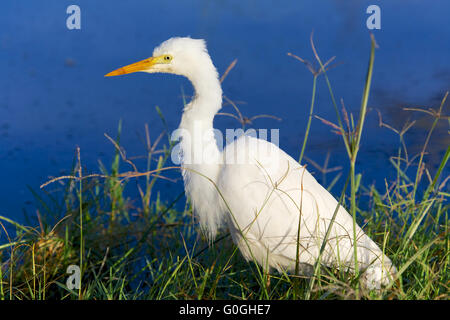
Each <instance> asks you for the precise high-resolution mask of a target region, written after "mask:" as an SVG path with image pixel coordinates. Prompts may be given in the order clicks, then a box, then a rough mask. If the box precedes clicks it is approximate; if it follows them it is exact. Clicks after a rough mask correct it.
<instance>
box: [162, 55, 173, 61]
mask: <svg viewBox="0 0 450 320" xmlns="http://www.w3.org/2000/svg"><path fill="white" fill-rule="evenodd" d="M164 60H165V61H170V60H172V57H171V56H164Z"/></svg>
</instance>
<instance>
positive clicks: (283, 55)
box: [0, 0, 450, 221]
mask: <svg viewBox="0 0 450 320" xmlns="http://www.w3.org/2000/svg"><path fill="white" fill-rule="evenodd" d="M71 4H77V5H79V6H80V8H81V30H68V29H67V28H66V18H67V17H68V15H67V14H66V8H67V7H68V6H69V5H71ZM370 4H378V5H379V6H380V8H381V30H374V34H375V37H376V40H377V43H378V45H379V49H378V50H377V51H376V59H375V70H374V74H373V87H372V93H371V97H370V101H369V107H370V108H371V109H372V110H371V111H370V112H369V113H368V116H367V123H366V126H365V128H364V130H365V131H364V136H363V139H362V140H363V142H362V147H361V151H360V154H359V162H358V171H359V172H362V173H363V174H364V181H363V182H364V183H366V184H370V183H376V184H377V185H378V186H380V187H382V186H384V180H383V178H384V177H386V176H388V173H389V172H390V173H392V167H391V166H390V165H389V156H391V155H394V154H396V150H397V147H398V137H397V136H396V135H395V134H393V133H392V132H390V131H389V130H387V129H386V128H380V127H379V125H378V115H377V112H376V111H375V109H378V110H380V112H381V113H382V114H383V119H384V121H385V122H387V123H389V124H390V125H392V126H394V127H395V128H401V127H402V125H403V124H404V123H405V121H406V120H407V119H408V118H411V119H416V120H418V122H417V125H416V126H415V127H414V128H413V129H411V130H410V132H409V134H408V135H407V136H406V141H407V144H408V146H409V147H410V148H411V149H410V151H411V154H414V153H416V152H418V151H420V149H419V148H420V146H421V145H422V144H423V142H424V140H425V133H426V131H427V129H428V128H429V127H430V125H431V118H430V117H428V116H426V115H422V114H417V113H412V112H408V111H404V110H403V107H406V106H410V107H423V108H425V107H426V108H428V107H433V108H437V107H438V106H439V102H440V100H441V99H442V97H443V95H444V93H445V91H446V90H449V89H450V24H449V23H448V12H450V2H449V1H447V0H441V1H438V0H434V1H400V0H397V1H395V0H389V1H375V0H372V1H361V0H353V1H350V0H347V1H342V0H327V1H295V2H294V1H289V2H281V1H268V0H264V1H261V0H258V1H228V0H222V1H207V0H203V1H144V0H141V1H138V0H129V1H106V0H96V1H88V0H77V1H73V0H71V1H63V0H60V1H54V0H53V1H52V0H45V1H44V0H41V1H35V0H28V1H25V0H22V1H15V0H3V1H2V2H1V4H0V12H1V18H0V215H4V216H7V217H10V218H13V219H15V220H19V221H22V219H23V215H24V213H23V212H24V211H26V212H28V213H29V214H31V215H33V214H34V210H35V209H34V208H35V203H36V202H35V200H34V198H33V195H32V193H31V192H30V191H29V189H28V187H27V186H29V187H30V188H32V189H33V190H37V191H38V190H39V185H40V184H42V183H43V182H45V181H47V180H48V179H49V177H51V176H58V175H60V174H62V173H64V172H65V173H67V172H68V170H69V169H70V168H71V165H72V160H73V157H74V152H75V148H76V146H80V148H81V157H82V162H83V166H84V167H85V170H86V171H88V172H98V171H99V170H98V160H102V161H104V162H105V163H106V164H108V163H109V162H110V160H111V158H112V154H113V152H114V148H113V146H112V145H111V143H110V142H109V141H108V140H107V139H106V138H105V136H104V133H107V134H109V135H111V136H115V133H116V132H117V125H118V122H119V120H120V119H122V120H123V134H122V139H121V143H122V146H123V147H124V148H125V149H126V150H127V155H128V156H140V155H144V154H145V147H144V143H143V141H142V137H143V136H144V125H145V124H146V123H148V125H149V129H150V135H151V137H152V139H156V137H157V136H158V135H159V133H160V132H161V131H162V130H163V128H164V126H163V124H162V122H161V121H160V119H159V117H158V114H157V112H156V111H155V106H159V107H160V108H161V110H162V111H163V113H164V115H165V117H166V120H167V125H168V127H169V129H171V130H173V129H176V127H177V125H178V122H179V118H180V115H181V108H182V97H181V95H182V90H184V92H185V93H186V94H191V92H192V88H191V86H190V84H189V83H188V81H187V80H186V79H184V78H181V77H176V76H169V75H147V74H134V75H129V76H123V77H115V78H104V77H103V75H104V74H105V73H107V72H109V71H112V70H113V69H116V68H117V67H120V66H122V65H125V64H128V63H131V62H134V61H137V60H141V59H143V58H146V57H148V56H150V55H151V54H152V51H153V48H154V47H155V46H156V45H158V44H159V43H160V42H162V41H164V40H166V39H168V38H170V37H172V36H188V35H189V36H191V37H194V38H204V39H206V40H207V43H208V48H209V52H210V54H211V56H212V58H213V61H214V63H215V65H216V67H217V68H218V70H219V73H221V74H222V73H223V72H224V71H225V69H226V68H227V66H228V65H229V64H230V63H231V61H233V60H234V59H238V62H237V65H236V66H235V68H234V69H233V70H232V71H231V72H230V74H229V75H228V77H227V78H226V80H225V82H224V84H223V89H224V94H225V95H226V96H228V97H229V98H230V99H233V100H235V101H242V102H245V103H242V104H239V107H240V108H241V111H242V112H243V114H244V115H246V116H248V117H250V116H254V115H258V114H271V115H274V116H277V117H279V118H282V121H281V122H278V121H275V120H273V119H258V120H255V122H254V123H253V127H254V128H268V129H271V128H279V129H280V147H281V148H282V149H284V150H286V151H287V152H288V153H289V154H291V155H292V156H293V157H294V158H298V156H299V150H300V144H301V141H302V140H303V135H304V132H305V126H306V122H307V114H308V111H309V103H310V99H311V87H312V76H311V74H310V72H309V71H308V70H307V69H306V68H305V67H304V65H302V64H301V63H299V62H298V61H296V60H294V59H293V58H290V57H288V56H287V52H292V53H294V54H296V55H299V56H301V57H303V58H305V59H308V60H311V61H312V60H313V54H312V51H311V47H310V44H309V37H310V34H311V31H313V30H314V40H315V44H316V46H317V49H318V51H319V54H320V55H321V57H322V58H323V59H324V60H326V59H328V58H330V57H332V56H336V61H337V62H339V63H340V64H339V65H338V66H337V67H336V68H334V69H332V70H330V72H329V77H330V81H331V82H332V85H333V89H334V92H335V95H336V98H337V99H340V98H343V99H344V101H345V105H346V107H347V108H348V109H349V110H350V111H353V112H357V110H358V107H359V105H360V101H361V94H362V90H363V86H364V79H365V73H366V68H367V61H368V56H369V49H370V40H369V30H368V29H367V28H366V19H367V17H368V14H366V13H365V11H366V8H367V6H369V5H370ZM317 94H318V97H317V101H316V109H315V114H316V115H319V116H320V117H322V118H325V119H328V120H330V121H336V120H335V119H336V116H335V112H334V109H333V107H332V104H331V101H330V97H329V95H328V91H327V89H326V86H325V83H324V79H323V78H322V77H321V78H319V83H318V92H317ZM444 109H445V112H446V113H447V114H448V112H449V104H448V103H447V105H446V106H445V108H444ZM232 110H233V109H232V108H231V107H230V106H225V107H224V109H223V111H224V112H232ZM215 125H216V127H218V128H220V129H222V130H224V129H225V128H234V127H239V124H238V123H237V122H236V121H235V120H233V119H231V118H227V117H223V116H222V117H217V118H216V121H215ZM449 143H450V139H449V135H448V122H445V121H441V122H439V125H438V128H437V131H436V133H435V134H434V135H433V139H432V141H431V143H430V146H429V151H430V155H428V156H427V157H426V162H427V164H428V165H429V168H430V170H431V171H432V172H433V170H435V168H436V166H437V165H438V163H439V159H440V158H441V157H442V155H443V152H444V151H445V148H446V147H447V146H448V144H449ZM328 152H330V154H331V157H330V162H329V167H335V166H342V167H343V168H344V169H343V170H344V173H345V171H346V170H347V159H346V153H345V150H344V146H343V143H342V141H341V138H340V137H338V136H336V135H335V134H333V133H332V132H331V130H330V128H329V127H327V126H326V125H324V124H323V123H321V122H320V121H319V120H317V119H314V120H313V123H312V128H311V134H310V140H309V143H308V146H307V150H306V156H307V157H308V158H310V159H312V160H314V161H316V162H318V163H323V162H324V160H325V158H326V155H327V153H328ZM142 163H143V162H141V164H142ZM310 168H311V171H313V172H316V174H317V175H316V176H317V177H318V178H319V179H322V177H321V175H320V174H319V173H318V172H317V170H316V169H314V168H313V167H312V166H310ZM385 171H387V173H385ZM334 174H336V172H335V173H332V174H330V177H329V178H328V179H329V180H328V181H330V180H331V178H332V177H333V175H334ZM446 174H448V171H447V173H446ZM172 177H179V175H178V173H177V172H174V173H173V174H172ZM158 188H159V189H160V190H161V196H162V198H163V199H167V200H170V199H171V198H173V197H174V194H178V191H181V190H182V185H181V183H180V182H178V183H172V182H167V181H163V182H161V183H159V185H158ZM51 190H52V187H51V186H50V187H48V191H49V192H51ZM334 191H335V192H336V193H337V190H334Z"/></svg>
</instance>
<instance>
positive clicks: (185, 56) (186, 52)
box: [105, 37, 215, 78]
mask: <svg viewBox="0 0 450 320" xmlns="http://www.w3.org/2000/svg"><path fill="white" fill-rule="evenodd" d="M211 67H212V68H213V70H214V71H215V68H214V66H213V64H212V62H211V58H210V57H209V55H208V51H207V49H206V44H205V41H204V40H202V39H191V38H178V37H176V38H170V39H169V40H166V41H164V42H163V43H161V44H160V45H159V46H158V47H156V48H155V49H154V51H153V56H152V57H150V58H147V59H144V60H142V61H138V62H135V63H132V64H129V65H127V66H124V67H121V68H119V69H117V70H114V71H112V72H110V73H108V74H106V75H105V77H110V76H119V75H123V74H128V73H133V72H147V73H173V74H178V75H182V76H185V77H188V78H192V77H193V76H194V75H196V74H198V73H201V71H202V70H203V69H207V70H210V69H211Z"/></svg>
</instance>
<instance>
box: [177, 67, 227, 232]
mask: <svg viewBox="0 0 450 320" xmlns="http://www.w3.org/2000/svg"><path fill="white" fill-rule="evenodd" d="M188 78H189V80H190V81H191V82H192V85H193V86H194V90H195V95H194V98H193V99H192V101H191V102H190V103H189V104H187V105H186V106H185V108H184V112H183V116H182V118H181V123H180V126H179V129H180V137H181V142H180V148H181V152H182V157H181V166H182V173H183V179H184V184H185V190H186V193H187V194H186V195H187V196H188V197H189V198H190V200H191V203H192V205H193V208H194V212H195V214H196V215H197V216H198V218H199V222H200V226H201V227H202V229H203V230H204V231H206V234H207V236H208V237H209V239H210V240H211V239H213V238H214V237H215V235H216V233H217V229H218V228H219V227H220V225H221V223H222V213H223V212H222V210H221V209H220V208H219V203H221V201H220V199H218V193H217V189H216V186H215V183H216V182H217V177H218V174H219V171H220V168H221V166H222V154H221V151H220V150H219V148H218V146H217V142H216V139H215V137H214V132H213V120H214V116H215V114H216V113H217V111H218V110H219V109H220V108H221V106H222V88H221V86H220V82H219V79H218V76H217V71H216V69H215V68H214V66H213V64H212V62H210V64H209V63H208V64H207V65H206V68H202V71H199V72H196V73H195V76H190V77H188ZM208 178H209V179H211V180H209V179H208ZM211 181H212V182H211Z"/></svg>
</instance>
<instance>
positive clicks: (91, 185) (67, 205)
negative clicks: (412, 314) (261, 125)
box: [0, 38, 450, 300]
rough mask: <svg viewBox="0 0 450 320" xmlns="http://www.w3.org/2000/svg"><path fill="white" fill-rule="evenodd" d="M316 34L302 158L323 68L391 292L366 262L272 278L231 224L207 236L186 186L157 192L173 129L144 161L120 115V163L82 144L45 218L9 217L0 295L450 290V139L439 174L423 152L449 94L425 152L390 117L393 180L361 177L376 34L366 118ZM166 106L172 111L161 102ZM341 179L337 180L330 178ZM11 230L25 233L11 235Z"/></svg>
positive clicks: (330, 294) (53, 189)
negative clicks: (364, 271) (344, 101)
mask: <svg viewBox="0 0 450 320" xmlns="http://www.w3.org/2000/svg"><path fill="white" fill-rule="evenodd" d="M311 44H312V47H313V51H314V54H315V57H316V60H317V62H318V63H319V65H320V69H319V70H314V69H311V68H310V70H311V72H312V73H313V94H312V99H311V104H310V114H309V118H308V125H307V129H306V134H305V138H304V140H303V143H302V144H301V146H302V147H301V152H300V153H301V155H300V159H302V158H303V156H304V152H305V148H306V145H307V139H308V133H309V129H310V125H311V120H312V118H313V113H314V101H315V97H316V82H317V80H318V79H320V78H322V77H323V78H324V79H325V81H326V83H327V86H328V90H329V94H330V97H331V102H332V104H333V106H334V107H335V110H336V115H337V122H338V124H337V125H334V124H332V123H331V122H329V121H327V120H323V121H324V122H325V123H327V124H329V125H331V126H333V127H334V129H335V130H336V131H337V133H338V134H340V135H341V136H342V138H343V142H344V145H345V148H346V150H347V153H348V155H349V168H350V174H349V176H348V178H347V179H346V181H347V183H345V187H344V188H343V190H341V192H339V193H336V194H335V195H336V196H338V197H339V199H340V202H341V203H342V204H343V205H344V206H346V207H347V208H348V209H349V212H351V214H352V215H353V217H354V221H355V223H356V222H358V223H360V224H361V225H364V226H365V227H364V230H365V232H366V233H367V234H368V235H369V236H370V237H371V238H372V239H374V240H375V241H376V242H377V243H378V244H379V245H380V246H381V248H382V249H383V250H384V251H385V252H386V254H387V255H388V256H389V257H391V259H392V260H393V263H394V264H395V265H396V266H397V268H398V279H396V281H393V282H392V283H391V284H390V285H389V286H388V287H387V288H383V289H382V290H381V291H372V292H367V291H365V290H364V288H362V287H361V286H359V281H358V280H359V279H358V278H359V274H358V272H356V274H349V273H345V272H343V271H339V270H334V269H328V268H322V267H320V263H317V264H316V265H315V266H314V276H313V277H311V278H305V277H302V276H296V275H288V274H279V273H276V272H275V273H273V274H271V276H270V285H269V284H268V283H269V281H268V280H269V279H268V278H267V275H266V274H265V273H264V272H263V271H262V269H261V267H260V266H258V265H256V264H255V263H253V262H245V261H244V260H243V259H242V257H241V255H240V253H239V251H238V250H237V249H236V247H235V246H234V244H233V243H232V241H231V238H230V236H229V234H228V233H227V231H226V230H223V231H222V233H221V234H220V235H219V236H218V238H217V239H216V240H215V242H214V243H212V244H211V245H208V243H207V242H206V241H205V240H204V238H203V237H202V236H201V235H200V236H199V234H198V227H197V225H196V224H195V219H194V217H193V214H192V210H191V208H190V206H189V204H188V203H185V204H184V206H183V202H184V201H185V197H184V194H183V193H180V194H178V195H173V196H172V197H168V196H167V195H165V196H164V198H165V199H167V198H172V200H171V201H169V202H163V201H161V200H160V195H159V194H155V191H154V189H155V184H156V182H157V181H158V180H161V179H165V177H164V173H165V172H166V171H167V170H178V168H177V167H169V166H167V160H168V158H169V156H170V152H171V149H172V147H173V144H172V143H170V142H167V143H166V144H165V145H162V139H163V138H164V137H165V135H164V134H161V135H160V136H159V137H158V138H157V139H155V141H154V142H153V143H152V142H151V139H150V136H149V134H148V128H147V127H146V128H145V133H146V134H145V136H146V145H147V148H146V149H147V150H146V152H145V154H146V165H145V168H143V170H142V171H139V169H138V167H137V166H136V165H135V163H134V162H133V160H132V159H129V158H127V156H126V153H125V151H124V149H123V148H122V146H121V145H120V134H121V131H122V126H121V124H119V130H118V135H117V137H116V138H115V139H112V138H110V137H109V136H107V138H108V139H109V140H110V141H111V142H112V144H113V146H114V148H115V156H114V158H113V159H112V162H111V165H109V166H106V165H104V164H101V165H100V173H98V174H86V173H84V172H83V171H85V170H82V168H83V166H82V163H81V160H82V153H81V152H82V150H81V151H80V150H79V149H78V148H77V152H76V154H75V160H74V166H73V170H72V171H73V172H72V174H71V175H68V176H64V177H57V178H55V179H53V180H51V181H49V183H48V184H45V185H44V186H43V188H42V192H34V195H35V197H36V209H37V211H36V212H37V218H38V227H29V226H26V225H21V224H18V223H16V222H14V221H12V220H11V219H8V218H7V217H3V216H0V234H1V239H2V241H3V242H2V243H3V244H1V245H0V266H1V267H0V299H18V300H22V299H349V298H350V299H355V298H363V299H448V298H449V272H448V270H449V259H450V257H449V252H450V251H449V232H448V231H449V230H448V228H449V223H448V209H449V203H448V197H449V196H450V194H449V193H448V188H447V187H446V178H447V177H443V176H442V174H443V173H444V172H445V167H446V165H447V162H448V159H449V157H450V147H448V148H447V150H446V152H445V154H444V156H443V158H442V159H441V162H440V165H439V167H438V169H437V170H436V171H435V172H433V173H431V172H430V171H429V168H427V167H426V161H425V160H426V157H427V147H428V144H429V142H430V140H431V139H432V137H433V131H434V129H435V127H436V124H437V122H438V121H440V120H441V119H442V118H446V117H445V116H444V115H443V114H442V110H443V107H444V105H445V104H446V99H447V95H448V93H447V94H445V96H443V99H442V103H441V105H440V106H436V107H437V109H436V110H435V111H434V112H428V113H429V116H431V117H434V119H433V122H432V125H431V127H430V128H429V132H428V135H427V136H426V139H424V141H421V143H423V148H422V151H421V153H420V154H419V155H417V157H411V156H410V155H409V154H408V151H407V148H406V145H405V143H404V136H405V135H406V134H407V132H406V131H407V130H408V129H409V128H410V127H411V126H410V125H406V126H405V128H403V129H402V130H396V129H394V128H392V127H390V126H389V125H387V124H384V126H385V127H387V128H389V129H391V130H393V131H395V132H396V133H398V136H399V146H398V152H397V154H395V155H393V156H392V157H391V163H392V166H393V168H395V171H396V172H395V174H394V175H393V176H392V177H391V176H386V177H380V179H383V180H382V181H384V182H385V188H383V189H377V188H376V187H375V186H373V185H369V186H366V185H363V184H362V183H361V181H363V180H362V176H361V174H358V173H357V172H358V167H357V166H356V156H357V154H358V151H359V147H360V139H361V133H362V129H363V123H364V119H365V114H366V110H367V101H368V97H369V92H370V80H371V72H372V70H373V66H374V54H375V41H374V39H373V38H372V48H371V54H370V60H369V67H368V73H367V77H366V82H365V87H364V92H363V98H362V103H361V108H360V114H359V117H358V122H357V123H356V124H355V123H354V121H353V115H350V116H349V115H348V114H347V112H346V111H345V109H343V111H342V112H343V119H344V120H342V119H341V113H340V111H339V109H338V107H337V105H336V102H335V98H334V94H333V91H332V86H331V83H330V80H329V78H328V76H327V69H326V67H327V65H328V64H329V62H330V61H332V59H331V60H329V61H328V62H327V63H325V64H323V63H322V62H321V60H320V58H319V55H318V54H317V51H316V49H315V47H314V44H313V42H312V38H311ZM293 56H294V55H293ZM295 57H296V56H295ZM297 58H298V57H297ZM300 61H302V62H303V63H305V61H304V60H303V59H301V58H300ZM305 64H307V66H308V67H309V66H311V64H309V63H305ZM233 66H234V65H233ZM230 69H231V68H230ZM222 80H223V79H222ZM234 107H235V106H234ZM302 110H303V108H302V109H300V111H299V112H303V111H302ZM419 111H420V110H419ZM158 113H159V114H160V115H161V117H162V114H161V112H160V110H159V109H158ZM239 119H243V117H242V115H240V116H239ZM447 119H448V117H447ZM242 124H243V125H244V124H246V123H244V122H243V123H242ZM344 125H346V126H345V127H344ZM386 130H387V129H386ZM166 132H168V131H167V130H166ZM160 145H162V146H161V147H159V146H160ZM362 152H363V151H362ZM336 177H340V175H338V176H336ZM335 183H336V179H334V180H332V182H331V183H330V184H329V185H327V186H326V187H329V188H331V187H333V186H334V185H335ZM348 184H349V185H350V192H349V193H350V196H347V194H348V190H346V187H347V185H348ZM130 189H132V190H137V192H135V193H136V194H138V195H139V196H138V198H137V199H136V198H133V199H131V198H129V197H127V196H126V194H127V192H126V191H127V190H130ZM421 190H423V191H421ZM55 194H57V196H55ZM362 203H365V205H363V204H362ZM183 207H184V210H180V208H183ZM7 227H8V228H7ZM11 229H14V230H15V231H14V232H12V234H9V233H7V230H11ZM4 239H7V240H6V241H4ZM69 265H79V266H80V268H81V271H82V278H81V287H80V288H79V289H78V290H75V289H74V290H70V289H68V288H67V286H66V280H67V278H68V276H69V275H68V274H66V270H67V267H68V266H69Z"/></svg>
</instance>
